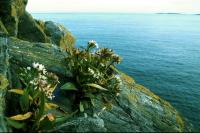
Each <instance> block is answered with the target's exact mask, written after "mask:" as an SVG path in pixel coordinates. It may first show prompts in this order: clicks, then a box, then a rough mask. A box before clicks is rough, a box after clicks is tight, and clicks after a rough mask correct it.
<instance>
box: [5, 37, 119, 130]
mask: <svg viewBox="0 0 200 133" xmlns="http://www.w3.org/2000/svg"><path fill="white" fill-rule="evenodd" d="M67 53H68V55H69V56H68V57H67V58H66V67H67V68H68V69H69V70H70V71H71V72H72V74H73V78H71V79H70V82H66V83H65V84H64V85H63V86H62V87H61V88H60V89H61V90H63V91H64V92H66V93H68V92H69V91H71V92H72V94H75V101H72V103H73V104H74V112H76V111H77V110H79V111H80V112H84V110H85V109H88V108H91V107H92V106H94V102H93V100H94V99H95V97H96V96H97V95H99V94H103V95H102V96H103V97H102V100H103V101H102V102H104V103H105V106H108V108H111V107H110V106H111V104H110V101H109V100H108V99H107V98H106V94H109V95H114V96H117V95H119V92H120V89H119V86H120V84H121V82H122V81H121V79H120V76H119V74H118V71H117V69H116V68H115V65H116V64H118V63H120V61H121V58H120V57H119V56H118V55H116V54H114V52H113V51H112V50H110V49H107V48H101V49H98V44H97V43H96V42H95V41H90V42H88V46H87V48H82V49H79V48H72V49H70V50H67ZM17 73H18V75H19V78H20V81H21V84H22V89H10V90H9V91H8V92H9V93H11V94H14V95H17V96H19V99H18V101H17V104H18V105H20V107H19V110H20V111H15V112H14V113H15V114H14V115H12V116H7V118H6V120H7V123H8V125H9V126H10V127H12V128H14V129H17V130H19V131H45V130H51V129H54V128H56V126H59V125H60V124H62V122H64V121H65V120H66V117H67V112H65V111H63V110H62V109H61V108H60V107H59V106H58V105H57V104H55V103H52V102H50V101H51V100H53V98H54V97H55V96H54V95H53V92H54V90H55V89H56V87H57V84H58V83H59V81H58V77H57V76H56V75H55V74H53V73H49V72H47V70H46V69H45V67H44V65H42V64H39V63H35V62H34V63H33V64H32V67H27V68H21V69H20V70H19V71H18V72H17ZM10 100H15V99H10ZM11 102H12V101H11ZM65 106H68V105H65ZM9 109H12V107H9ZM12 110H14V108H13V109H12ZM104 110H105V107H104ZM19 112H20V113H19Z"/></svg>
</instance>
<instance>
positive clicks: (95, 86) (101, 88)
mask: <svg viewBox="0 0 200 133" xmlns="http://www.w3.org/2000/svg"><path fill="white" fill-rule="evenodd" d="M84 85H85V86H90V87H93V88H96V89H99V90H103V91H107V89H105V88H103V87H102V86H100V85H97V84H84Z"/></svg>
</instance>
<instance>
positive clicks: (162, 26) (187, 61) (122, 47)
mask: <svg viewBox="0 0 200 133" xmlns="http://www.w3.org/2000/svg"><path fill="white" fill-rule="evenodd" d="M33 16H34V17H35V18H37V19H41V20H45V21H48V20H51V21H55V22H58V23H61V24H63V25H65V26H66V27H67V28H68V29H69V30H70V31H71V32H72V33H73V34H74V35H75V36H76V39H77V44H76V46H80V45H82V46H84V45H86V44H87V42H88V41H89V40H96V41H97V42H98V44H99V45H100V47H109V48H112V49H114V50H115V51H116V53H118V54H119V55H121V56H122V57H123V61H122V63H121V64H120V65H119V66H118V68H119V69H120V70H122V71H124V72H125V73H127V74H128V75H130V76H132V77H133V78H134V79H135V80H136V81H137V82H138V83H139V84H142V85H144V86H146V87H147V88H149V89H150V90H151V91H153V92H154V93H156V94H157V95H159V96H160V97H162V98H163V99H165V100H167V101H169V102H170V103H171V104H172V105H173V106H174V107H175V108H176V109H177V110H178V111H179V112H180V113H181V115H182V116H184V117H185V118H186V119H188V121H189V122H191V123H192V124H193V125H194V127H195V128H196V130H199V131H200V16H197V15H178V14H173V15H167V14H119V13H118V14H97V13H91V14H90V13H67V14H65V13H62V14H61V13H60V14H58V13H51V14H33Z"/></svg>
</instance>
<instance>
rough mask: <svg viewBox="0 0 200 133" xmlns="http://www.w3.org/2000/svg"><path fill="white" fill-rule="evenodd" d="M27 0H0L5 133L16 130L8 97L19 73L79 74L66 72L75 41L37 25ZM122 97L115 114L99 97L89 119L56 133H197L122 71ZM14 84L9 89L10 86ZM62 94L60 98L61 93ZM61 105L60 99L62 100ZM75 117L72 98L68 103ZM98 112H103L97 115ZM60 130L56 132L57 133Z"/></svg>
mask: <svg viewBox="0 0 200 133" xmlns="http://www.w3.org/2000/svg"><path fill="white" fill-rule="evenodd" d="M26 4H27V0H0V123H1V125H0V131H11V130H10V129H9V128H8V126H7V124H6V122H5V121H4V115H5V114H6V112H5V108H6V106H9V105H6V98H5V95H6V93H7V90H8V89H9V88H13V87H20V86H21V85H20V83H19V82H18V81H19V79H18V77H17V75H16V73H15V70H17V69H19V67H20V66H30V65H31V63H32V62H40V63H42V64H44V65H45V66H46V67H47V70H48V71H51V72H54V73H56V74H57V75H59V77H60V78H61V79H63V78H70V77H72V76H73V74H72V73H71V72H70V71H69V70H67V69H66V67H65V64H64V59H65V58H66V56H68V55H67V54H66V53H65V49H66V48H72V47H73V46H74V43H75V39H74V37H73V36H72V35H71V33H70V32H69V31H68V30H67V29H66V28H65V27H63V26H62V25H59V24H55V23H54V22H49V21H48V22H42V21H40V20H35V19H34V18H33V17H32V16H31V15H30V14H29V13H28V12H26V10H25V8H26ZM120 73H121V74H120V78H121V80H122V84H121V85H120V90H121V92H120V95H119V96H118V97H112V96H110V98H112V99H114V101H115V102H114V103H113V105H112V108H111V109H108V110H102V107H104V105H103V103H102V102H100V101H101V100H100V97H98V96H97V97H96V98H95V101H94V104H95V105H96V106H95V107H94V108H92V109H91V110H87V111H86V112H87V114H88V115H87V116H84V115H83V114H77V115H75V116H73V117H71V118H70V119H68V120H67V121H66V122H65V123H64V124H62V125H60V126H59V127H58V128H56V129H55V130H56V131H61V132H62V131H75V132H88V131H103V132H106V131H107V132H111V131H113V132H136V131H138V132H141V131H142V132H144V131H152V132H153V131H174V132H183V131H191V128H190V126H189V124H188V123H186V122H185V121H184V119H183V118H182V117H181V116H180V114H179V113H178V112H177V111H176V110H175V108H173V107H172V106H171V105H170V104H169V103H168V102H166V101H164V100H163V99H161V98H159V97H158V96H156V95H155V94H153V93H152V92H150V91H149V90H148V89H146V88H145V87H143V86H141V85H139V84H137V83H136V82H135V81H134V80H133V79H132V78H131V77H129V76H127V75H126V74H124V73H122V72H120ZM8 82H9V84H8ZM58 95H59V94H58ZM58 100H59V98H58ZM64 100H65V101H66V103H68V109H69V112H70V108H71V106H72V105H71V104H70V100H71V99H70V98H65V99H64ZM93 112H99V113H98V114H94V113H93ZM55 130H54V131H55Z"/></svg>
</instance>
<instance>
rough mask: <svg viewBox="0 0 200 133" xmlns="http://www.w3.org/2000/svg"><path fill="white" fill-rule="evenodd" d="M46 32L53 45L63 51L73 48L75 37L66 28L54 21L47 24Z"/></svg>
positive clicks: (45, 26)
mask: <svg viewBox="0 0 200 133" xmlns="http://www.w3.org/2000/svg"><path fill="white" fill-rule="evenodd" d="M44 32H45V33H46V35H47V36H48V37H50V39H51V42H52V43H53V44H56V45H57V46H59V47H61V48H63V49H66V48H67V47H68V48H72V47H73V45H74V43H75V39H74V37H73V36H72V35H71V33H70V32H69V31H68V30H67V29H66V28H65V27H64V26H62V25H60V24H56V23H54V22H52V21H47V22H45V24H44Z"/></svg>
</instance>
